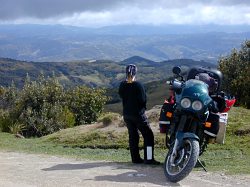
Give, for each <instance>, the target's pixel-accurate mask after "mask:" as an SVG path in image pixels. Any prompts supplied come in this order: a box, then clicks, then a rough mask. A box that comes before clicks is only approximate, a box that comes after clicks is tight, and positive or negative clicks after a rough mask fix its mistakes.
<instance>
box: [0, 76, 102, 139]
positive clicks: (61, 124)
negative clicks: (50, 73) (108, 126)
mask: <svg viewBox="0 0 250 187" xmlns="http://www.w3.org/2000/svg"><path fill="white" fill-rule="evenodd" d="M104 93H105V92H104V90H102V89H90V88H87V87H76V88H75V89H73V90H68V91H65V90H64V88H63V87H62V86H61V85H60V83H59V82H58V80H57V79H56V78H54V77H52V78H47V79H45V78H44V76H43V75H42V74H41V75H40V76H39V78H38V80H37V81H30V79H29V77H28V76H27V78H26V80H25V84H24V87H23V88H22V89H20V90H17V89H16V87H15V86H14V84H12V85H11V86H10V87H9V88H6V89H4V88H1V89H0V94H1V100H0V108H1V109H3V110H4V111H5V112H4V113H3V112H2V113H0V128H1V130H3V131H5V132H9V131H13V132H14V131H15V132H16V131H18V132H19V133H21V132H20V131H22V134H23V135H24V136H39V137H40V136H44V135H47V134H51V133H54V132H56V131H58V130H60V129H64V128H68V127H72V126H74V125H80V124H85V123H91V122H93V121H96V119H97V117H98V116H99V115H100V113H101V112H102V110H103V106H104V104H105V102H106V100H107V99H106V96H104ZM18 124H23V125H24V126H25V127H24V126H23V125H18Z"/></svg>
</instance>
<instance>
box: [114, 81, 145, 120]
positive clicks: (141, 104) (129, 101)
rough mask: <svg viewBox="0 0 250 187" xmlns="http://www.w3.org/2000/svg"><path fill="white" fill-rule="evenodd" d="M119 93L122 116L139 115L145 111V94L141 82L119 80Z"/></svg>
mask: <svg viewBox="0 0 250 187" xmlns="http://www.w3.org/2000/svg"><path fill="white" fill-rule="evenodd" d="M119 95H120V97H121V98H122V104H123V115H124V116H139V115H141V114H143V113H144V112H145V110H146V103H147V96H146V93H145V89H144V87H143V86H142V84H141V83H139V82H137V81H134V82H132V83H127V82H126V81H123V82H121V84H120V87H119Z"/></svg>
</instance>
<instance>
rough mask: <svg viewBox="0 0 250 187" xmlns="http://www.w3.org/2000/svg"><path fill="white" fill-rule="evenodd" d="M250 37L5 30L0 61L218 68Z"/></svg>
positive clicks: (241, 33)
mask: <svg viewBox="0 0 250 187" xmlns="http://www.w3.org/2000/svg"><path fill="white" fill-rule="evenodd" d="M247 38H250V26H238V27H237V26H215V25H212V26H211V25H207V26H187V25H179V26H178V25H174V26H173V25H167V26H148V25H144V26H143V25H142V26H141V25H121V26H110V27H103V28H81V27H73V26H63V25H1V24H0V56H2V57H8V58H13V59H20V60H25V61H35V62H44V61H47V62H49V61H53V62H54V61H72V60H82V59H85V60H93V59H94V60H98V59H106V60H114V61H122V60H123V59H126V58H129V57H131V56H141V57H143V58H146V59H151V60H153V61H156V62H157V61H163V60H171V59H181V58H189V59H195V60H205V61H210V62H214V63H216V61H217V59H218V58H219V57H220V56H222V55H225V54H227V53H228V52H229V51H231V49H233V48H240V45H241V43H243V42H244V41H245V40H246V39H247Z"/></svg>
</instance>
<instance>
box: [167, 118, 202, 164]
mask: <svg viewBox="0 0 250 187" xmlns="http://www.w3.org/2000/svg"><path fill="white" fill-rule="evenodd" d="M186 123H187V116H186V115H182V116H181V119H180V121H179V123H178V127H177V129H176V131H177V132H176V134H175V141H174V146H173V149H172V153H171V156H170V163H171V165H172V166H175V165H176V164H175V162H174V161H175V160H176V157H177V156H178V151H180V150H181V149H182V148H183V145H184V140H185V139H188V138H189V139H196V140H198V141H199V137H198V136H197V135H196V134H195V133H194V132H193V131H192V132H184V127H185V125H186ZM191 129H193V128H191ZM179 156H181V157H182V156H184V152H183V151H182V152H181V155H179ZM180 160H181V159H180Z"/></svg>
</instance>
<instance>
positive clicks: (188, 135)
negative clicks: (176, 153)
mask: <svg viewBox="0 0 250 187" xmlns="http://www.w3.org/2000/svg"><path fill="white" fill-rule="evenodd" d="M188 138H190V139H195V140H197V141H200V139H199V137H198V136H197V135H196V134H194V133H191V132H181V131H178V132H177V133H176V143H177V145H176V148H177V150H179V148H182V146H183V141H184V140H185V139H188Z"/></svg>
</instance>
